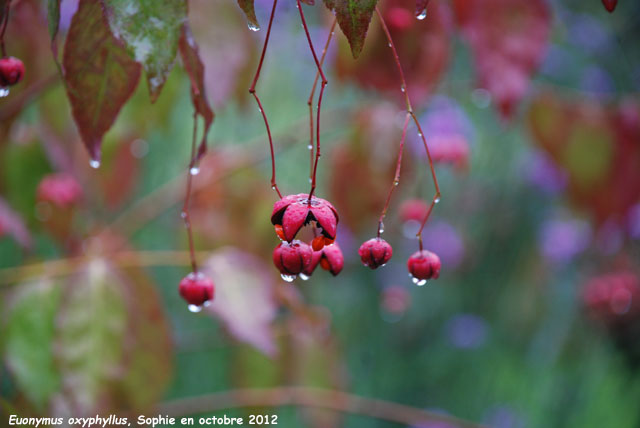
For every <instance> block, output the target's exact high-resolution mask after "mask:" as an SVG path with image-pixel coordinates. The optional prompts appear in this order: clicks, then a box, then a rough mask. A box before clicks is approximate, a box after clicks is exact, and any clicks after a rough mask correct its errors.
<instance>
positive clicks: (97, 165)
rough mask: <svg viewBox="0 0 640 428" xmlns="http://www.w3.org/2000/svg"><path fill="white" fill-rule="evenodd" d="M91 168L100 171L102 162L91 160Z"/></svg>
mask: <svg viewBox="0 0 640 428" xmlns="http://www.w3.org/2000/svg"><path fill="white" fill-rule="evenodd" d="M89 166H91V168H93V169H98V168H100V161H99V160H96V159H91V160H90V161H89Z"/></svg>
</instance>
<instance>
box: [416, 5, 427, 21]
mask: <svg viewBox="0 0 640 428" xmlns="http://www.w3.org/2000/svg"><path fill="white" fill-rule="evenodd" d="M426 17H427V8H424V9H422V12H420V13H419V14H418V15H417V16H416V18H418V20H419V21H422V20H423V19H425V18H426Z"/></svg>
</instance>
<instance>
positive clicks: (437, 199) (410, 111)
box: [376, 6, 440, 249]
mask: <svg viewBox="0 0 640 428" xmlns="http://www.w3.org/2000/svg"><path fill="white" fill-rule="evenodd" d="M376 14H377V15H378V18H379V19H380V25H381V26H382V30H383V31H384V34H385V35H386V37H387V41H388V42H389V47H390V48H391V52H392V53H393V59H394V61H395V63H396V67H397V68H398V73H399V75H400V83H401V86H400V90H401V91H402V93H403V95H404V100H405V104H406V108H407V113H408V114H409V115H410V116H411V118H412V119H413V121H414V123H415V124H416V128H417V129H418V136H419V137H420V139H421V140H422V144H423V145H424V149H425V151H426V153H427V159H428V160H429V168H430V169H431V177H432V179H433V185H434V187H435V194H434V195H433V198H432V200H431V208H430V209H429V210H428V211H427V214H426V215H425V217H424V219H423V220H422V223H421V224H420V229H419V230H418V233H417V234H416V237H417V238H418V240H419V241H420V249H422V230H423V229H424V225H425V224H426V223H427V220H428V219H429V216H430V215H431V211H432V208H433V206H434V205H435V204H437V203H438V202H440V186H439V185H438V178H437V177H436V170H435V168H434V166H433V160H432V158H431V152H430V151H429V145H428V144H427V139H426V137H425V136H424V132H423V131H422V127H421V126H420V121H419V120H418V117H417V116H416V114H415V112H414V111H413V107H412V106H411V99H410V98H409V89H408V88H407V81H406V79H405V77H404V71H403V70H402V65H401V64H400V57H399V56H398V51H397V50H396V45H395V43H394V42H393V38H392V37H391V33H390V32H389V28H388V27H387V24H386V22H385V21H384V18H383V16H382V13H381V12H380V9H379V8H378V6H376Z"/></svg>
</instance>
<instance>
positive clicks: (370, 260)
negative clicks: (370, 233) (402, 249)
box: [358, 238, 393, 269]
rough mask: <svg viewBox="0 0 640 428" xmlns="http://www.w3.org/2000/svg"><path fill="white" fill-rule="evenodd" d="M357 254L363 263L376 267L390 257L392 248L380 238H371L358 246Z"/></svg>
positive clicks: (383, 263)
mask: <svg viewBox="0 0 640 428" xmlns="http://www.w3.org/2000/svg"><path fill="white" fill-rule="evenodd" d="M358 254H360V260H362V264H363V265H365V266H368V267H370V268H371V269H377V268H378V267H380V266H384V265H385V264H386V263H387V262H388V261H389V260H390V259H391V256H392V255H393V248H391V245H389V243H388V242H387V241H385V240H384V239H382V238H372V239H369V240H368V241H366V242H365V243H364V244H362V245H361V246H360V249H359V250H358Z"/></svg>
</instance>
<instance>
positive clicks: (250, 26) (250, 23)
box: [247, 22, 260, 31]
mask: <svg viewBox="0 0 640 428" xmlns="http://www.w3.org/2000/svg"><path fill="white" fill-rule="evenodd" d="M247 27H249V30H251V31H260V26H259V25H256V24H254V23H253V22H249V23H248V24H247Z"/></svg>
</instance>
